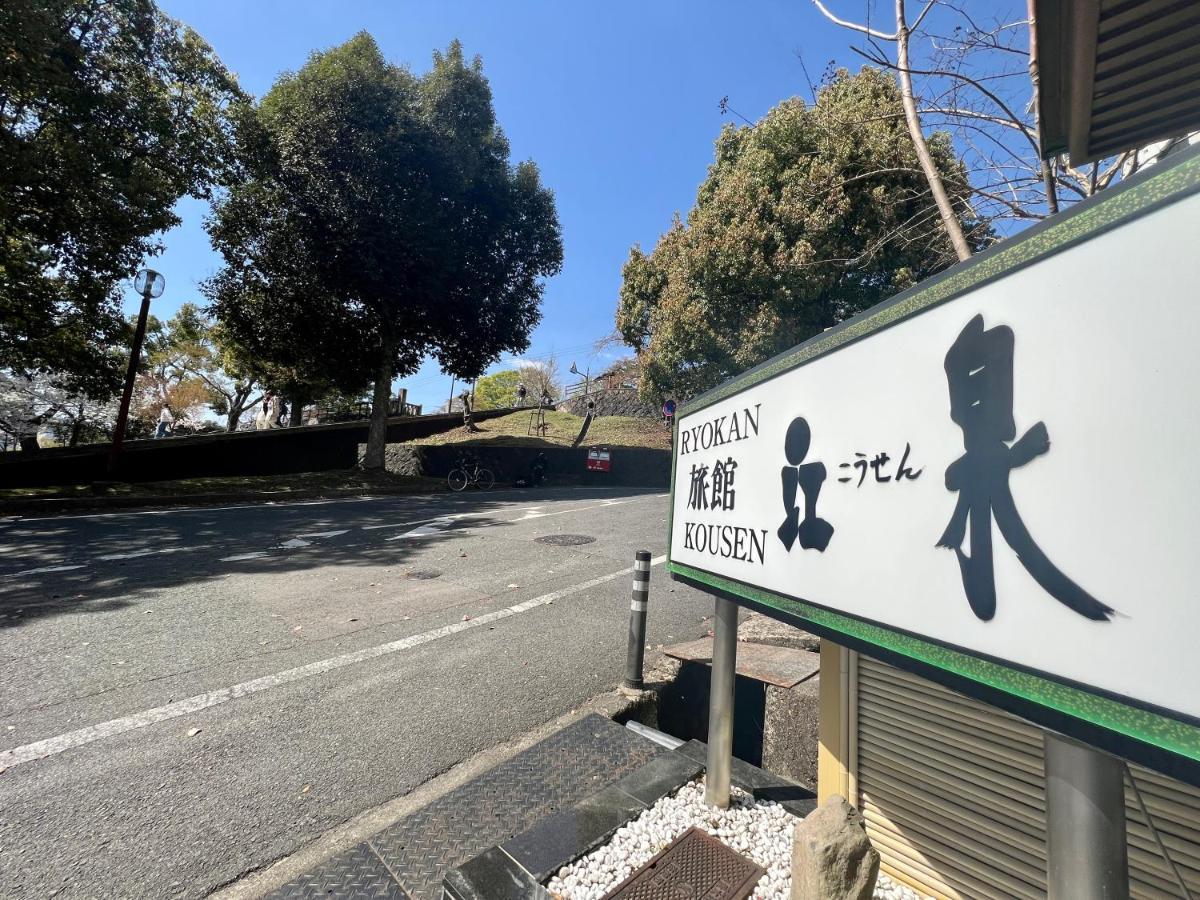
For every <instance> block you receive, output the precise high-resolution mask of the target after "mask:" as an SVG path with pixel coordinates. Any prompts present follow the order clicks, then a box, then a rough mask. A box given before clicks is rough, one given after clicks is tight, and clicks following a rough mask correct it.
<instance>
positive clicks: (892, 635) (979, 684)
mask: <svg viewBox="0 0 1200 900" xmlns="http://www.w3.org/2000/svg"><path fill="white" fill-rule="evenodd" d="M1197 192H1200V147H1197V148H1193V149H1192V150H1190V151H1187V152H1184V153H1180V154H1178V156H1176V157H1175V158H1174V159H1168V160H1164V161H1163V162H1160V163H1159V164H1157V165H1156V166H1154V167H1152V168H1151V169H1148V170H1146V171H1144V172H1142V173H1139V174H1138V175H1136V176H1134V177H1132V178H1130V179H1128V180H1127V181H1125V182H1123V183H1122V184H1120V185H1119V186H1117V187H1116V188H1113V189H1111V190H1109V191H1107V192H1105V193H1102V194H1100V195H1097V196H1096V197H1093V198H1091V199H1089V200H1086V201H1083V202H1082V203H1079V204H1077V205H1076V206H1074V207H1072V208H1071V209H1070V210H1069V211H1067V212H1065V213H1062V214H1060V215H1058V216H1054V217H1051V218H1049V219H1047V220H1045V221H1044V222H1042V223H1040V224H1039V225H1037V226H1035V227H1033V228H1030V229H1028V230H1027V231H1025V232H1023V233H1022V234H1020V235H1019V236H1017V237H1015V238H1012V239H1010V240H1008V241H1004V242H1002V243H1000V244H998V245H996V246H995V247H993V248H992V249H990V250H988V251H986V252H985V253H982V254H979V255H978V256H975V257H973V258H972V259H970V260H967V261H966V262H963V263H960V264H958V265H956V266H954V267H952V268H951V269H948V270H947V271H945V272H943V273H941V274H940V275H937V276H935V277H933V278H931V279H928V280H926V281H924V282H922V283H921V284H918V285H916V286H915V287H913V288H910V289H909V290H907V291H904V292H903V293H901V294H898V295H897V296H896V297H893V298H892V299H890V300H887V301H885V302H884V303H881V304H879V305H877V306H874V307H872V308H871V309H869V310H866V311H865V312H863V313H861V314H860V315H858V316H856V317H855V318H853V319H850V320H848V321H846V322H844V323H843V324H842V325H840V326H838V327H837V328H834V329H831V330H830V331H827V332H825V333H824V334H821V335H818V336H817V337H815V338H813V339H812V340H809V341H806V342H805V343H803V344H800V345H799V346H797V347H794V348H792V349H791V350H788V351H786V352H784V353H782V354H780V355H779V356H776V357H774V358H772V359H770V360H767V361H766V362H765V363H763V364H761V365H759V366H757V367H756V368H753V369H750V370H749V371H747V372H745V373H743V374H742V375H739V376H737V377H735V378H732V379H730V380H729V381H727V382H725V383H723V384H721V385H719V386H718V387H716V388H714V389H713V390H711V391H709V392H707V393H705V394H703V395H701V396H700V397H697V398H696V399H694V400H692V401H690V402H689V403H687V404H685V405H684V406H683V408H682V409H681V410H680V412H679V414H678V415H677V416H676V425H675V430H676V442H675V443H676V446H678V429H679V425H678V423H679V421H680V420H681V419H683V418H684V417H686V416H689V415H693V414H695V413H696V412H699V411H700V410H703V409H705V408H706V407H709V406H712V405H713V404H714V403H717V402H719V401H721V400H724V399H726V398H728V397H730V396H733V395H734V394H737V393H739V392H741V391H744V390H746V389H747V388H750V387H753V386H754V385H757V384H761V383H762V382H764V381H766V380H768V379H770V378H774V377H776V376H778V375H782V374H784V373H785V372H790V371H791V370H793V369H796V368H798V367H800V366H802V365H805V364H807V363H809V362H812V361H813V360H815V359H818V358H819V357H821V356H825V355H827V354H829V353H832V352H835V351H836V350H838V349H840V348H842V347H845V346H847V345H849V344H851V343H853V342H855V341H858V340H862V339H863V338H866V337H869V336H871V335H873V334H875V333H877V332H879V331H881V330H882V329H884V328H888V327H890V326H892V325H895V324H897V323H898V322H901V321H904V320H905V319H907V318H910V317H912V316H914V315H918V314H920V313H922V312H924V311H925V310H928V309H930V308H932V307H935V306H939V305H941V304H942V303H946V302H948V301H950V300H953V299H955V298H956V297H960V296H962V295H963V294H965V293H967V292H969V291H971V290H974V289H976V288H978V287H980V286H982V285H983V284H986V283H987V282H990V281H993V280H995V279H998V278H1002V277H1005V276H1007V275H1011V274H1012V273H1013V272H1016V271H1018V270H1019V269H1022V268H1024V267H1026V266H1028V265H1032V264H1034V263H1037V262H1040V261H1043V260H1045V259H1048V258H1049V257H1052V256H1054V255H1056V254H1058V253H1061V252H1063V251H1064V250H1066V249H1068V248H1069V247H1072V246H1075V245H1076V244H1079V243H1082V242H1084V241H1087V240H1090V239H1091V238H1094V237H1096V236H1098V235H1100V234H1103V233H1105V232H1107V231H1111V230H1113V229H1115V228H1118V227H1121V226H1123V225H1126V224H1128V223H1130V222H1132V221H1134V220H1135V219H1138V218H1141V217H1142V216H1144V215H1146V214H1147V213H1150V212H1152V211H1154V210H1156V209H1160V208H1162V207H1163V206H1167V205H1169V204H1171V203H1174V202H1176V201H1179V200H1182V199H1184V198H1185V197H1188V196H1191V195H1192V194H1195V193H1197ZM677 465H678V454H676V455H675V457H674V459H673V460H672V466H671V499H672V502H671V507H670V513H669V515H668V522H667V528H668V532H667V535H668V537H667V541H668V544H667V557H668V561H667V571H668V572H670V573H671V575H672V577H674V578H678V579H680V580H683V581H685V582H689V583H692V584H694V585H695V586H696V587H699V588H701V589H705V590H709V591H710V592H713V593H716V594H718V595H721V596H726V597H729V598H730V599H733V600H735V601H739V602H740V601H743V600H744V601H748V602H749V604H751V605H754V606H757V607H760V608H761V609H762V611H763V612H766V613H768V614H775V615H776V616H777V617H778V618H783V619H785V620H795V622H797V623H799V624H802V625H805V626H807V627H811V628H812V629H813V630H814V631H816V632H817V633H819V634H824V635H826V636H828V637H831V638H832V639H834V640H838V639H840V638H844V639H846V640H847V643H849V644H850V645H853V646H857V647H859V648H860V649H862V650H864V651H865V652H867V653H868V654H875V655H880V656H882V657H884V658H886V660H887V661H889V662H893V663H896V664H898V665H901V666H902V667H906V668H912V669H913V670H914V671H918V673H919V674H925V675H928V676H930V677H933V678H934V679H935V680H939V681H945V683H947V684H948V685H949V686H951V687H954V688H957V689H960V690H963V691H964V692H966V693H970V694H974V695H976V696H980V697H982V698H983V699H987V700H988V701H989V702H993V703H996V705H999V706H1002V707H1004V708H1007V709H1009V710H1010V711H1012V712H1015V713H1017V714H1018V715H1022V716H1025V717H1026V718H1030V719H1032V720H1033V721H1036V722H1039V723H1040V724H1044V725H1047V726H1048V727H1052V728H1055V729H1056V730H1060V731H1064V732H1066V733H1068V734H1075V735H1076V736H1078V737H1080V738H1081V739H1083V740H1086V741H1088V742H1090V743H1094V744H1098V745H1100V746H1102V747H1105V748H1106V749H1110V750H1113V751H1114V752H1117V753H1120V754H1121V755H1124V756H1128V757H1129V758H1131V759H1134V760H1137V761H1139V762H1142V763H1144V764H1146V765H1149V766H1151V767H1153V768H1157V769H1159V770H1160V771H1165V772H1166V773H1167V774H1170V775H1173V776H1175V777H1178V778H1182V779H1184V780H1186V781H1189V782H1191V783H1193V784H1200V726H1197V725H1195V724H1192V723H1190V722H1187V721H1180V720H1179V719H1178V718H1175V717H1173V716H1171V715H1169V714H1167V713H1166V712H1165V711H1162V712H1160V711H1156V710H1154V709H1147V708H1145V706H1144V705H1136V704H1135V703H1134V702H1133V701H1127V700H1124V699H1122V698H1119V697H1113V696H1106V695H1104V693H1102V692H1099V691H1093V690H1090V689H1087V688H1086V687H1085V686H1082V685H1078V686H1077V685H1073V684H1067V683H1064V682H1061V681H1058V680H1055V679H1054V678H1053V677H1050V676H1046V675H1042V674H1038V673H1034V672H1030V671H1026V670H1023V669H1020V668H1016V667H1014V666H1011V665H1005V664H1004V663H1002V662H999V661H995V660H991V659H986V658H983V657H982V656H979V655H976V654H973V653H971V652H969V651H965V650H962V649H958V648H953V647H947V646H944V645H942V644H939V643H935V642H933V641H930V640H924V639H922V638H920V637H917V636H915V635H912V634H908V633H905V632H902V631H898V630H896V629H892V628H888V627H886V626H883V625H880V624H877V623H872V622H867V621H864V620H862V619H858V618H856V617H854V616H850V615H846V614H843V613H838V612H835V611H832V610H829V609H825V608H824V607H820V606H816V605H814V604H811V603H806V602H804V601H802V600H798V599H795V598H791V597H786V596H783V595H781V594H777V593H774V592H772V591H767V590H764V589H762V588H758V587H755V586H753V585H749V584H746V583H744V582H740V581H736V580H734V579H730V578H725V577H722V576H719V575H715V574H713V573H710V572H706V571H704V570H701V569H697V568H694V567H692V566H688V565H685V564H683V563H677V562H674V561H672V560H671V558H670V556H671V546H670V538H671V534H672V531H673V525H674V508H675V504H674V497H675V477H676V468H677ZM941 673H944V674H945V675H947V676H949V678H947V679H943V678H941V677H939V675H940V674H941ZM1081 723H1086V725H1083V727H1080V725H1081ZM1088 726H1094V727H1088ZM1151 748H1152V749H1151ZM1156 751H1163V752H1156Z"/></svg>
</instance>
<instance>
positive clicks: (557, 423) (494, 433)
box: [413, 410, 671, 450]
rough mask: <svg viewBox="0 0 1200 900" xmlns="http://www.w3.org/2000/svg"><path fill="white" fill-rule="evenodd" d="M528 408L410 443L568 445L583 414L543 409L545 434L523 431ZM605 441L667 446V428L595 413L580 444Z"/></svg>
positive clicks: (654, 421) (614, 444) (618, 444)
mask: <svg viewBox="0 0 1200 900" xmlns="http://www.w3.org/2000/svg"><path fill="white" fill-rule="evenodd" d="M529 416H530V412H529V411H528V410H526V411H523V412H515V413H512V414H511V415H507V416H501V417H500V418H498V419H489V420H488V421H486V422H480V423H479V424H478V425H477V426H476V427H477V428H478V429H479V431H478V432H476V433H470V432H467V431H466V430H465V429H462V428H456V429H454V430H453V431H447V432H445V433H443V434H435V435H433V436H432V437H427V438H421V439H420V440H418V441H413V443H414V444H473V445H477V446H493V447H497V446H499V447H545V446H547V445H550V446H555V447H570V446H571V443H572V442H573V441H574V440H575V437H576V435H578V434H579V429H580V428H582V427H583V418H582V417H581V416H573V415H571V414H570V413H567V412H559V411H557V410H552V411H550V412H547V413H546V425H547V428H546V435H545V437H541V436H539V435H531V434H526V432H527V431H528V429H529ZM595 444H607V445H608V446H610V447H652V448H654V449H656V450H669V449H671V431H670V429H669V428H667V426H666V425H665V424H663V423H662V422H660V421H659V420H658V419H641V418H634V417H632V416H597V417H596V418H595V419H593V420H592V427H591V428H589V429H588V433H587V436H586V437H584V439H583V444H582V446H585V447H591V446H593V445H595Z"/></svg>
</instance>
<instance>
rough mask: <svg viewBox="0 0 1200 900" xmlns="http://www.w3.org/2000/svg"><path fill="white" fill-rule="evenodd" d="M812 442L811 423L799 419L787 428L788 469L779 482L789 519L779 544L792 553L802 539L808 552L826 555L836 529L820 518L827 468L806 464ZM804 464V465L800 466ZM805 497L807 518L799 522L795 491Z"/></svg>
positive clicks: (783, 528)
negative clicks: (816, 551)
mask: <svg viewBox="0 0 1200 900" xmlns="http://www.w3.org/2000/svg"><path fill="white" fill-rule="evenodd" d="M811 442H812V432H811V431H810V430H809V427H808V422H807V421H805V420H804V418H803V417H800V416H797V417H796V418H795V419H793V420H792V424H791V425H789V426H788V430H787V436H786V437H785V438H784V445H783V450H784V456H786V457H787V461H788V465H786V466H784V467H783V470H782V471H781V472H780V478H781V480H782V481H783V508H784V510H786V511H787V518H785V519H784V520H783V524H782V525H780V526H779V532H778V534H779V540H780V541H782V542H783V546H785V547H786V548H787V549H788V550H789V551H790V550H791V549H792V544H793V543H795V542H796V539H797V538H799V540H800V546H801V547H803V548H804V549H806V550H819V551H821V552H822V553H824V552H825V548H826V547H828V546H829V539H830V538H831V537H833V526H832V525H830V524H829V523H828V522H826V521H825V520H824V519H822V518H819V517H818V516H817V497H819V496H820V494H821V485H822V484H823V483H824V481H825V464H824V463H820V462H811V463H804V457H805V456H807V455H808V449H809V444H810V443H811ZM801 463H804V464H803V465H801ZM797 488H799V489H800V491H801V492H803V494H804V518H803V519H801V518H800V509H799V507H797V506H796V489H797Z"/></svg>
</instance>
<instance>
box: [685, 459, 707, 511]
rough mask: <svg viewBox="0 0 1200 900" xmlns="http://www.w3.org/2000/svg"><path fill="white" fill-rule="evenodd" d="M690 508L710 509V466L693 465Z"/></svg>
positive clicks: (689, 497) (689, 499)
mask: <svg viewBox="0 0 1200 900" xmlns="http://www.w3.org/2000/svg"><path fill="white" fill-rule="evenodd" d="M687 505H688V509H708V466H699V465H693V466H692V489H691V492H690V493H689V494H688V503H687Z"/></svg>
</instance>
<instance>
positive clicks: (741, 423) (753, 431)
mask: <svg viewBox="0 0 1200 900" xmlns="http://www.w3.org/2000/svg"><path fill="white" fill-rule="evenodd" d="M761 406H762V404H761V403H756V404H754V411H753V412H751V411H750V410H749V409H743V410H742V411H741V412H738V413H732V414H729V415H724V416H721V417H720V418H719V419H710V420H709V421H707V422H705V423H704V424H703V425H694V426H692V427H690V428H684V429H682V430H681V431H680V433H679V455H680V456H683V455H684V454H686V453H695V452H697V451H699V450H708V449H710V448H712V447H720V446H721V445H722V444H732V443H733V442H734V441H742V440H745V439H746V438H748V437H757V435H758V414H759V407H761Z"/></svg>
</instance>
